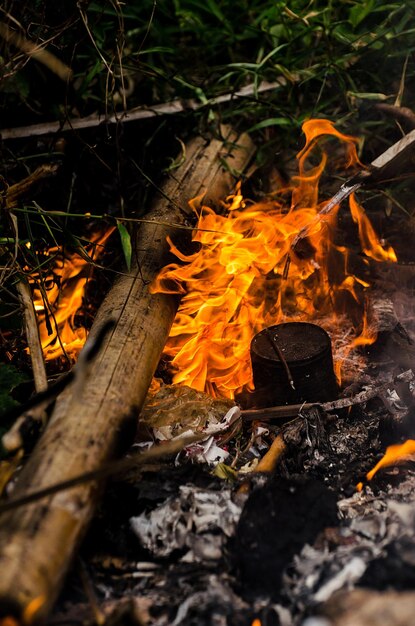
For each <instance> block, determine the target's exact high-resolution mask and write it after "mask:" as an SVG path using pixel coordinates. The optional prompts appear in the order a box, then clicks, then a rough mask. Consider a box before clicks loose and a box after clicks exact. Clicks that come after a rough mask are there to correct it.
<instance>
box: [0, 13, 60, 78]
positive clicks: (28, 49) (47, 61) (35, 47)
mask: <svg viewBox="0 0 415 626" xmlns="http://www.w3.org/2000/svg"><path fill="white" fill-rule="evenodd" d="M0 37H2V38H3V39H4V40H5V41H7V43H10V44H12V45H13V46H15V47H16V48H18V49H19V50H21V51H22V52H24V53H25V54H27V56H29V57H31V58H32V59H36V61H38V62H39V63H42V64H43V65H44V66H45V67H47V68H49V69H50V70H51V72H53V73H54V74H56V75H57V76H58V77H59V78H60V79H61V80H63V81H65V82H66V81H68V80H70V79H71V78H72V70H71V68H70V67H68V66H67V65H65V63H63V62H62V61H61V60H60V59H58V58H57V57H56V56H55V55H54V54H52V53H51V52H49V51H48V50H45V49H44V47H43V46H42V45H39V44H34V43H33V42H32V41H30V40H29V39H27V38H26V37H25V36H24V35H22V34H21V33H18V32H16V31H15V30H13V29H11V28H10V27H9V26H8V25H7V24H5V23H4V22H0Z"/></svg>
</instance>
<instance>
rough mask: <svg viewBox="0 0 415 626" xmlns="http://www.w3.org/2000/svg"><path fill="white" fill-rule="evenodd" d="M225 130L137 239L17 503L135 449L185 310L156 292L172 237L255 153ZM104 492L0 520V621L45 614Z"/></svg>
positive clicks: (178, 176)
mask: <svg viewBox="0 0 415 626" xmlns="http://www.w3.org/2000/svg"><path fill="white" fill-rule="evenodd" d="M225 132H226V135H225V136H226V137H227V140H226V141H224V142H221V141H218V140H212V141H211V142H210V143H209V144H208V145H207V144H206V142H205V141H204V140H203V139H201V138H197V139H195V140H193V141H192V142H190V143H189V145H188V146H187V147H186V161H185V162H184V163H183V164H182V165H181V166H180V168H178V169H177V170H176V171H175V173H174V176H171V177H170V178H169V179H168V180H167V182H166V183H165V184H164V186H163V189H162V195H161V196H159V197H158V198H157V199H156V201H155V203H154V206H153V208H152V210H151V211H150V213H149V214H148V218H150V220H151V221H150V222H148V223H146V224H143V225H142V226H141V228H140V231H139V233H138V236H137V239H136V241H135V255H133V256H135V257H136V263H137V264H136V266H135V268H134V269H133V270H132V272H131V274H130V275H128V276H122V277H121V278H120V279H119V280H118V282H116V283H115V285H114V286H113V288H112V289H111V291H110V293H109V294H108V296H107V297H106V299H105V300H104V302H103V304H102V306H101V307H100V310H99V311H98V313H97V316H96V320H95V322H94V325H93V328H92V330H91V333H90V337H91V340H93V337H94V336H96V334H97V333H98V332H99V329H100V327H101V326H103V325H104V324H105V323H106V322H107V321H108V319H114V320H115V322H116V325H115V327H114V329H113V330H112V332H111V333H110V334H109V336H108V337H107V338H106V339H105V340H104V343H103V346H102V348H101V351H100V352H99V354H98V356H97V357H96V358H95V360H94V361H93V362H92V364H91V365H90V366H89V372H88V374H89V375H88V383H87V384H86V385H84V387H83V389H82V390H80V389H79V387H78V390H77V393H76V395H75V396H74V395H73V394H71V389H72V387H73V384H71V385H70V386H69V387H68V388H67V389H66V390H65V392H64V393H63V394H62V396H61V397H60V398H59V400H58V402H57V405H56V407H55V410H54V412H53V414H52V417H51V420H50V422H49V425H48V427H47V429H46V431H45V433H44V435H43V436H42V438H41V440H40V441H39V443H38V445H37V446H36V448H35V450H34V452H33V453H32V455H31V457H30V459H29V460H28V462H27V464H26V466H25V467H24V469H23V471H22V473H21V476H20V477H19V480H18V482H17V484H16V487H15V490H14V492H13V497H21V496H24V495H25V494H28V493H30V492H31V491H36V490H39V489H42V488H46V487H48V486H50V485H52V484H56V483H58V482H61V481H64V480H69V479H71V478H72V477H74V476H79V475H80V474H81V473H82V472H88V471H93V470H95V469H99V468H101V467H102V466H103V465H105V464H106V463H107V462H109V461H110V460H111V459H113V458H114V456H116V455H117V453H118V452H119V451H120V446H122V445H126V444H129V443H130V442H131V438H132V435H133V432H134V430H135V428H136V422H137V416H138V413H139V411H140V409H141V407H142V404H143V402H144V399H145V396H146V394H147V390H148V387H149V385H150V382H151V379H152V377H153V374H154V371H155V369H156V367H157V364H158V361H159V358H160V355H161V353H162V350H163V348H164V345H165V342H166V340H167V337H168V334H169V331H170V327H171V325H172V323H173V319H174V316H175V313H176V310H177V306H178V299H177V297H174V296H171V295H168V294H151V293H150V291H149V284H150V283H151V281H152V280H153V279H154V278H155V276H156V275H157V273H158V272H159V270H160V269H161V268H162V267H163V266H164V265H165V264H166V263H167V262H169V261H170V260H171V257H170V255H169V246H168V244H167V242H166V236H167V235H169V236H170V237H172V238H174V239H175V240H177V234H178V233H180V230H178V229H177V228H175V225H185V224H186V223H187V220H188V219H189V218H190V215H191V209H190V208H189V206H188V202H189V200H190V199H192V198H194V197H196V196H201V195H202V196H204V204H210V205H212V204H214V203H215V202H217V201H218V200H219V199H222V198H224V197H225V196H226V195H227V194H228V193H229V191H230V190H231V188H232V186H233V185H234V184H235V182H236V181H235V178H234V176H233V175H232V174H231V172H242V171H243V170H244V168H245V167H246V166H247V164H248V163H249V161H250V159H251V157H252V155H253V153H254V146H253V144H252V142H251V140H250V139H249V137H247V136H246V135H243V136H241V137H239V138H238V137H236V135H235V134H234V133H231V132H230V131H228V130H227V131H224V133H225ZM224 161H225V162H226V164H227V167H226V168H224ZM166 223H168V224H171V226H167V225H166ZM89 341H90V340H88V342H89ZM88 342H87V344H88ZM75 378H76V377H75ZM74 383H76V379H75V381H74ZM128 431H129V432H128ZM127 432H128V435H127ZM100 491H101V490H100V488H99V485H97V484H96V483H89V484H83V485H80V486H77V487H74V488H72V489H70V490H67V491H63V492H61V493H58V494H55V495H53V496H50V497H49V498H47V499H44V500H42V501H40V502H36V503H33V504H29V505H26V506H24V507H21V508H19V509H17V510H15V511H10V512H8V513H5V514H3V515H2V516H1V517H0V572H1V576H0V615H5V614H6V615H8V614H11V615H14V616H16V617H17V618H18V619H21V617H22V615H23V614H25V615H27V607H31V606H35V608H36V612H35V613H34V614H33V616H32V618H31V619H32V621H34V622H38V621H41V620H43V619H44V618H45V617H46V616H47V614H48V612H49V610H50V609H51V606H52V604H53V602H54V600H55V599H56V596H57V594H58V591H59V589H60V587H61V585H62V582H63V580H64V576H65V574H66V572H67V570H68V568H69V566H70V563H71V561H72V559H73V557H74V554H75V552H76V549H77V548H78V546H79V544H80V542H81V539H82V538H83V536H84V534H85V531H86V528H87V526H88V523H89V521H90V519H91V517H92V515H93V513H94V510H95V507H96V504H97V502H98V500H99V495H100V493H99V492H100ZM33 603H34V604H33ZM25 611H26V613H25Z"/></svg>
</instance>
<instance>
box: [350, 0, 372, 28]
mask: <svg viewBox="0 0 415 626" xmlns="http://www.w3.org/2000/svg"><path fill="white" fill-rule="evenodd" d="M374 4H375V2H374V0H367V1H366V2H361V1H360V2H357V4H355V5H354V7H352V8H351V9H350V11H349V22H350V23H351V25H352V26H354V27H356V26H358V25H359V24H360V22H363V20H364V19H365V17H367V16H368V15H369V13H370V12H371V11H372V9H373V7H374Z"/></svg>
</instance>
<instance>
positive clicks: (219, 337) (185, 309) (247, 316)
mask: <svg viewBox="0 0 415 626" xmlns="http://www.w3.org/2000/svg"><path fill="white" fill-rule="evenodd" d="M303 130H304V133H305V135H306V145H305V147H304V148H303V149H302V150H301V151H300V153H299V154H298V155H297V158H298V167H299V175H298V176H295V177H293V179H292V181H291V183H290V186H289V187H288V188H286V189H280V190H278V192H276V193H275V195H274V198H277V199H273V200H268V201H264V202H260V203H256V204H254V203H252V202H249V201H247V200H244V199H243V197H242V195H241V193H240V186H238V187H237V190H236V193H235V194H234V195H232V196H229V197H228V198H227V199H226V209H227V212H226V215H220V214H218V213H216V212H215V211H213V210H212V209H211V208H209V207H204V206H199V204H200V203H199V204H198V202H197V201H195V202H194V204H193V206H194V209H195V210H196V212H197V213H198V224H197V228H196V229H195V230H194V232H193V236H192V240H193V242H194V243H195V245H197V246H198V247H199V250H198V251H197V252H194V253H193V254H184V253H183V252H181V251H180V250H179V249H178V248H177V247H176V246H175V245H174V243H173V242H172V241H171V240H170V241H169V243H170V248H171V251H172V253H173V254H174V255H175V256H176V257H177V258H178V260H179V262H178V263H171V264H170V265H168V266H166V267H165V268H164V269H163V270H162V271H161V273H160V274H159V276H158V278H157V279H156V281H155V282H154V283H153V285H152V290H153V292H163V293H177V294H182V295H183V298H182V300H181V305H180V308H179V311H178V313H177V316H176V319H175V322H174V324H173V327H172V330H171V333H170V338H169V340H168V344H167V347H166V351H165V352H166V354H167V355H169V356H171V357H173V360H172V365H173V368H174V371H175V374H174V378H173V382H174V383H176V384H186V385H189V386H191V387H193V388H195V389H199V390H206V391H208V392H210V393H212V394H214V395H215V394H216V395H217V394H219V395H223V396H227V397H234V394H235V392H237V391H238V390H240V389H241V388H243V387H244V386H249V385H250V381H251V365H250V357H249V347H250V342H251V339H252V338H253V336H254V335H255V333H257V332H259V331H260V330H262V329H263V328H264V327H265V326H270V325H272V324H276V323H279V322H282V321H286V320H287V319H290V320H310V319H314V320H315V319H317V318H319V317H322V316H323V315H327V314H330V315H331V316H333V317H335V316H336V315H339V314H340V313H344V311H345V309H346V310H347V311H349V312H350V310H352V311H353V313H354V317H356V315H357V313H358V315H357V317H358V319H357V321H356V320H354V321H355V326H356V327H357V328H358V333H359V332H360V337H358V338H357V339H355V341H356V342H357V343H358V342H359V341H360V342H362V343H364V342H367V341H372V340H373V337H372V336H370V333H369V332H368V324H367V320H366V319H365V318H364V297H363V294H364V290H365V289H366V288H367V286H368V284H367V282H365V281H364V280H362V278H359V276H357V275H355V274H354V273H353V272H351V271H350V270H349V257H348V250H347V249H346V248H344V247H342V246H339V245H337V244H336V243H335V241H334V234H335V228H336V214H337V211H338V208H339V207H336V208H335V210H333V211H332V212H331V213H329V214H327V215H324V216H318V213H319V211H320V210H321V209H322V208H324V206H325V204H326V201H323V202H321V201H319V182H320V179H321V176H322V174H323V172H324V170H325V167H326V165H327V163H328V160H329V145H330V144H329V142H328V141H327V136H330V137H332V138H335V139H336V140H337V141H340V142H341V143H342V144H343V147H344V149H343V157H342V163H341V165H342V168H343V170H348V169H350V168H354V169H356V168H361V167H362V166H361V164H360V162H359V160H358V157H357V152H356V145H357V143H358V140H357V139H356V138H354V137H351V136H348V135H344V134H342V133H340V132H339V131H337V130H336V129H335V128H334V126H333V123H332V122H330V121H329V120H309V121H308V122H306V123H305V124H304V126H303ZM310 162H312V164H311V165H310ZM196 200H197V199H196ZM350 209H351V211H352V216H353V219H354V220H355V221H356V222H357V225H358V234H359V238H360V242H361V246H362V250H363V251H364V253H365V254H366V255H367V256H370V257H372V258H373V259H376V260H379V261H380V260H381V261H385V260H387V261H393V260H396V257H395V255H394V252H393V250H392V249H390V248H388V249H385V248H384V247H382V245H381V243H380V241H379V239H378V237H377V235H376V234H375V232H374V230H373V228H372V226H371V224H370V222H369V220H368V218H367V217H366V215H365V213H364V210H363V209H362V208H361V207H360V206H359V205H358V203H357V200H356V199H355V197H352V198H351V199H350ZM306 226H307V227H308V231H307V238H305V239H302V240H301V241H300V242H299V245H298V246H295V247H294V249H293V242H294V241H295V238H296V236H297V235H298V233H299V232H300V231H301V230H302V229H303V228H304V227H306ZM287 259H290V265H289V271H288V275H286V274H287V272H286V271H285V269H286V268H287ZM358 333H357V334H358ZM357 343H356V345H357Z"/></svg>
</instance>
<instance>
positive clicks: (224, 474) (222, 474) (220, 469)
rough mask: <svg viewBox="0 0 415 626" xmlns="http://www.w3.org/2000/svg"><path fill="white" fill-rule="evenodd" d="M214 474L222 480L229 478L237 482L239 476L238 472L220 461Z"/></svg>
mask: <svg viewBox="0 0 415 626" xmlns="http://www.w3.org/2000/svg"><path fill="white" fill-rule="evenodd" d="M212 474H213V475H214V476H217V477H218V478H221V479H222V480H228V481H230V482H235V481H236V479H237V477H238V473H237V472H236V471H235V470H234V469H233V468H232V467H230V466H229V465H226V464H225V463H218V464H217V465H216V467H215V469H214V470H213V472H212Z"/></svg>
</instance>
